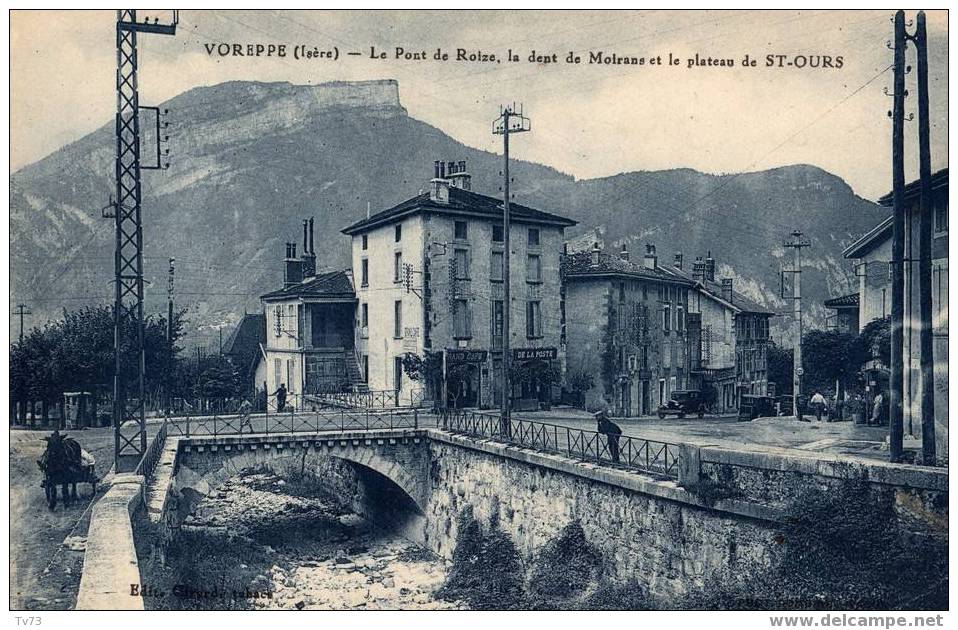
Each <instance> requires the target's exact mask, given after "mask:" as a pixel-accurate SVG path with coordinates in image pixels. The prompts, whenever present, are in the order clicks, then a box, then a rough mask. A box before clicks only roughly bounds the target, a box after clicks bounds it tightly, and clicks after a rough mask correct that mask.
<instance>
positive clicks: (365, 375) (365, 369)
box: [363, 354, 369, 383]
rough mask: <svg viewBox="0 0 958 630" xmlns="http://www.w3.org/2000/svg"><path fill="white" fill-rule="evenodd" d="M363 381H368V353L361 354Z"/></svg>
mask: <svg viewBox="0 0 958 630" xmlns="http://www.w3.org/2000/svg"><path fill="white" fill-rule="evenodd" d="M363 382H364V383H368V382H369V355H368V354H364V355H363Z"/></svg>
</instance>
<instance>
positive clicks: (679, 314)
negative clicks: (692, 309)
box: [675, 304, 685, 332]
mask: <svg viewBox="0 0 958 630" xmlns="http://www.w3.org/2000/svg"><path fill="white" fill-rule="evenodd" d="M675 330H677V331H679V332H682V331H683V330H685V308H684V307H683V306H682V305H681V304H679V305H678V306H677V307H676V308H675Z"/></svg>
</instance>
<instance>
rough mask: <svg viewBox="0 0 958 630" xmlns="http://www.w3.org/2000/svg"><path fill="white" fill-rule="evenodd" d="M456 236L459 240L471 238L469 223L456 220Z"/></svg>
mask: <svg viewBox="0 0 958 630" xmlns="http://www.w3.org/2000/svg"><path fill="white" fill-rule="evenodd" d="M455 230H456V233H455V238H456V240H457V241H464V240H466V239H468V238H469V224H468V223H466V222H465V221H456V228H455Z"/></svg>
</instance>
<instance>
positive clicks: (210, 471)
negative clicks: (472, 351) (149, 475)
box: [172, 440, 428, 540]
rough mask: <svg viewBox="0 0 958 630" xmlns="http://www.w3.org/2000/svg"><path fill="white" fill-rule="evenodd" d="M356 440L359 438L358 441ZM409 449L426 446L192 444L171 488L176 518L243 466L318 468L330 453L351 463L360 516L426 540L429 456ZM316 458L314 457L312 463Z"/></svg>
mask: <svg viewBox="0 0 958 630" xmlns="http://www.w3.org/2000/svg"><path fill="white" fill-rule="evenodd" d="M355 442H358V444H357V443H355ZM410 448H416V449H418V448H422V449H425V448H426V446H425V444H424V443H420V442H419V440H416V444H413V443H412V441H409V443H408V444H407V443H406V442H405V441H402V443H400V441H398V440H342V441H331V440H330V441H327V442H325V443H322V444H319V443H317V444H312V443H309V442H298V443H297V442H294V443H292V444H285V445H281V444H258V445H250V444H242V443H234V444H192V443H190V444H188V447H187V448H181V452H180V453H179V456H178V457H177V466H176V471H175V473H174V478H173V484H172V491H173V495H174V496H175V497H177V499H178V501H177V503H178V505H177V508H176V512H177V516H176V517H175V518H176V520H179V521H182V519H184V518H185V517H186V516H187V515H188V514H189V513H190V512H192V510H193V509H194V508H195V506H196V505H197V504H198V503H199V502H200V501H201V500H202V499H203V498H204V497H206V496H207V495H209V494H210V493H211V492H212V491H213V490H214V489H215V488H217V487H219V486H220V485H222V484H223V483H225V482H226V481H227V480H228V479H230V478H231V477H234V476H236V475H238V474H240V473H242V472H243V471H244V470H248V469H250V468H255V467H259V466H263V465H267V466H269V467H271V468H274V470H275V469H276V467H278V466H279V465H283V464H291V463H295V464H301V465H304V466H305V468H306V469H307V470H309V469H310V468H311V467H315V465H316V460H317V458H320V457H331V458H335V459H339V460H342V461H344V462H347V463H349V464H350V465H351V467H352V468H353V470H354V472H355V473H356V481H357V494H356V496H354V497H353V508H354V509H355V510H356V511H357V513H359V514H361V515H362V516H365V517H368V518H370V519H372V520H374V521H376V522H379V523H380V524H383V525H388V526H392V527H397V528H400V529H402V530H403V533H404V535H405V536H406V537H407V538H410V539H412V540H419V539H420V538H422V535H423V531H424V528H425V516H424V515H425V512H426V509H425V508H426V505H427V502H428V476H427V474H426V471H427V468H426V462H425V458H422V457H417V456H413V457H410V456H408V455H409V453H408V452H407V451H408V450H409V449H410ZM311 460H312V461H311Z"/></svg>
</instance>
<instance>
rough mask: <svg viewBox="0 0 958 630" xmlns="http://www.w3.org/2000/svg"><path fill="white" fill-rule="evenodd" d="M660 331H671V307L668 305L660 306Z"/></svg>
mask: <svg viewBox="0 0 958 630" xmlns="http://www.w3.org/2000/svg"><path fill="white" fill-rule="evenodd" d="M662 330H664V331H666V332H668V331H670V330H672V307H671V306H670V305H668V304H663V305H662Z"/></svg>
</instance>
